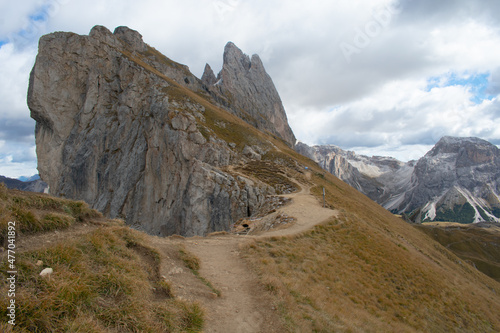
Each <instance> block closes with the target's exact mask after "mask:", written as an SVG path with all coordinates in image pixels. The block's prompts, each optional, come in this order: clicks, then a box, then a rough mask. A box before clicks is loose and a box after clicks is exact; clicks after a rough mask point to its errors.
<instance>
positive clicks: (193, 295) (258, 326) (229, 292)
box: [163, 184, 338, 333]
mask: <svg viewBox="0 0 500 333" xmlns="http://www.w3.org/2000/svg"><path fill="white" fill-rule="evenodd" d="M300 187H301V190H300V191H299V192H296V193H292V194H288V195H283V196H284V197H288V198H291V199H292V202H291V203H290V204H288V205H287V206H284V207H281V208H280V209H279V210H280V211H281V212H283V213H285V214H287V215H289V216H293V217H295V218H296V222H295V223H294V224H292V225H291V226H289V227H288V228H285V229H278V230H270V231H268V232H265V233H263V234H262V235H258V236H238V235H220V236H211V237H193V238H186V239H184V240H175V241H176V242H179V243H181V244H183V245H184V246H185V248H186V249H187V250H188V251H190V252H192V253H193V254H195V255H196V256H197V257H198V258H199V259H200V261H201V268H200V271H199V272H200V275H201V276H203V277H204V278H205V279H206V280H208V281H210V283H211V284H212V285H213V286H214V287H215V288H216V289H217V290H219V291H220V292H221V297H217V296H216V295H215V294H211V293H210V292H205V293H200V292H199V288H198V289H197V288H196V287H195V286H194V285H195V284H196V282H194V281H193V283H192V285H193V287H192V288H190V285H191V283H190V282H189V281H188V280H189V279H190V278H189V277H188V275H187V274H184V275H182V274H180V276H183V277H181V279H183V280H182V282H183V287H182V288H178V289H177V290H174V292H175V294H176V295H178V296H180V297H181V298H186V299H189V300H194V301H198V302H200V303H201V305H202V306H203V308H204V309H205V315H206V321H205V329H204V332H208V333H212V332H219V333H227V332H239V333H246V332H280V331H282V327H281V326H280V323H281V321H280V319H279V318H278V315H277V313H276V309H275V308H274V307H273V305H272V301H271V299H270V296H269V295H268V293H267V292H266V291H265V290H264V289H263V287H262V285H261V284H260V283H259V280H258V277H257V275H256V273H255V272H253V271H252V270H251V269H250V268H249V267H248V264H247V263H246V262H245V261H244V260H243V259H242V258H241V256H240V245H241V244H244V243H245V242H247V241H249V240H252V239H262V238H266V237H280V236H288V235H294V234H298V233H301V232H304V231H306V230H308V229H311V228H312V227H313V226H315V225H317V224H320V223H322V222H325V221H326V220H328V219H330V218H331V217H334V216H337V213H338V212H337V211H335V210H331V209H326V208H323V207H322V206H321V205H320V203H319V202H318V200H317V199H316V198H315V197H314V196H312V195H311V194H310V188H309V187H307V186H305V185H303V184H301V185H300ZM169 241H171V240H169ZM163 271H164V272H165V274H169V276H171V277H172V276H175V275H176V274H175V272H179V273H182V269H181V268H171V267H170V268H168V269H164V270H163ZM172 272H173V273H172ZM205 289H208V288H205Z"/></svg>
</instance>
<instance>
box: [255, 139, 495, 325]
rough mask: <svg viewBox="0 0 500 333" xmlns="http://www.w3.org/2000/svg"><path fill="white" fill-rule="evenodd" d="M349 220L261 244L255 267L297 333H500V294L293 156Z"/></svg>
mask: <svg viewBox="0 0 500 333" xmlns="http://www.w3.org/2000/svg"><path fill="white" fill-rule="evenodd" d="M280 148H281V150H282V151H283V152H285V153H286V155H288V156H291V157H293V158H294V159H296V160H299V161H300V162H301V163H303V165H304V166H308V167H309V168H310V169H311V170H312V172H313V173H314V176H313V179H312V182H313V183H314V184H316V186H315V187H314V188H313V192H314V194H315V195H317V196H318V198H320V196H321V194H322V187H325V189H326V193H327V195H326V200H327V203H328V204H329V205H330V206H331V207H334V208H336V209H339V210H341V211H342V216H341V217H340V218H339V219H337V220H332V221H330V222H329V223H327V224H325V225H322V226H318V227H316V228H315V229H314V230H312V231H310V232H307V233H305V234H303V235H300V236H296V237H291V238H285V239H271V240H266V241H257V242H255V243H253V244H251V245H249V246H248V247H247V248H246V252H247V258H248V260H250V261H251V262H252V263H253V265H254V267H256V269H257V271H258V272H259V274H260V275H261V277H262V280H263V283H264V284H265V285H266V286H267V288H268V290H270V291H271V292H272V293H274V294H275V295H276V297H277V298H278V303H279V304H280V309H281V312H282V315H283V316H284V318H285V320H286V322H287V324H288V327H289V328H290V331H297V330H298V331H317V332H332V331H363V332H388V331H398V332H405V331H408V332H411V331H432V332H438V331H439V332H449V331H472V332H497V331H499V330H500V318H499V317H498V313H499V311H500V297H499V295H498V294H499V293H500V284H498V283H497V282H496V281H494V280H492V279H490V278H488V277H487V276H485V275H483V274H482V273H480V272H478V271H477V270H476V269H474V268H473V267H472V266H470V265H468V264H467V263H465V262H463V261H462V260H460V259H459V258H458V257H456V256H455V255H454V254H452V253H451V252H449V251H448V250H447V249H445V248H444V247H442V246H441V245H439V244H438V243H436V242H434V241H433V240H431V239H430V238H428V237H427V236H426V235H424V234H422V233H421V232H419V231H418V230H416V229H415V228H414V227H412V226H411V225H409V224H407V223H405V222H403V221H402V220H401V219H399V218H397V217H395V216H393V215H392V214H390V213H389V212H388V211H386V210H385V209H383V208H382V207H380V206H379V205H377V204H376V203H374V202H372V201H371V200H369V199H368V198H367V197H365V196H363V195H361V194H360V193H359V192H357V191H356V190H354V189H353V188H351V187H349V186H347V185H346V184H345V183H343V182H342V181H340V180H338V179H337V178H335V177H334V176H332V175H329V174H325V173H324V171H322V170H321V169H320V168H319V167H317V166H315V165H314V163H312V162H311V161H309V160H307V159H305V158H303V157H301V156H298V155H297V154H296V153H295V152H293V151H290V150H288V149H287V148H286V147H284V146H281V147H280Z"/></svg>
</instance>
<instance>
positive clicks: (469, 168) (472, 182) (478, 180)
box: [387, 137, 500, 223]
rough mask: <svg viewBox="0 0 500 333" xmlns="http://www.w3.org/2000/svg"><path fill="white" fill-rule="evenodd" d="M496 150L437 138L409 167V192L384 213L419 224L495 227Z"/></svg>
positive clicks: (499, 205) (499, 189)
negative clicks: (408, 216)
mask: <svg viewBox="0 0 500 333" xmlns="http://www.w3.org/2000/svg"><path fill="white" fill-rule="evenodd" d="M499 185H500V150H499V149H498V148H497V147H496V146H494V145H492V144H491V143H489V142H487V141H484V140H481V139H478V138H453V137H443V138H442V139H441V140H440V141H439V142H438V143H437V144H436V145H435V146H434V148H433V149H432V150H431V151H429V152H428V153H427V154H426V155H425V156H424V157H422V158H421V159H420V160H419V161H418V162H417V164H416V165H415V170H414V172H413V174H412V178H411V185H410V188H409V189H407V190H406V191H405V192H404V195H401V197H400V200H398V201H394V202H393V203H391V205H389V206H388V207H387V208H389V209H392V210H396V211H400V212H412V211H413V212H414V211H416V210H420V211H419V214H420V215H421V216H420V218H418V219H419V220H420V219H421V220H436V221H456V222H465V223H470V222H480V221H496V222H499V221H500V200H499V196H498V194H499V193H500V186H499Z"/></svg>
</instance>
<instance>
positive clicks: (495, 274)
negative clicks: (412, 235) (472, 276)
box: [417, 223, 500, 282]
mask: <svg viewBox="0 0 500 333" xmlns="http://www.w3.org/2000/svg"><path fill="white" fill-rule="evenodd" d="M417 228H418V229H419V230H421V231H423V232H425V233H426V234H427V235H429V236H430V237H432V238H433V239H434V240H436V241H437V242H439V243H440V244H442V245H443V246H444V247H446V248H447V249H449V250H451V251H452V252H453V253H455V254H456V255H457V256H458V257H460V258H461V259H463V260H465V261H467V262H469V263H471V265H473V266H474V267H476V268H477V269H478V270H480V271H481V272H483V273H485V274H486V275H488V276H490V277H491V278H493V279H495V280H497V281H498V282H500V227H494V226H490V227H489V228H482V227H477V226H475V225H459V224H444V225H443V226H441V225H439V223H434V225H419V226H417Z"/></svg>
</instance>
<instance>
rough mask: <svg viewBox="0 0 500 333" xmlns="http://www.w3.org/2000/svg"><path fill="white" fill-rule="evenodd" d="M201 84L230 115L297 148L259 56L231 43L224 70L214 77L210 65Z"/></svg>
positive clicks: (226, 51) (228, 47)
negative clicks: (249, 54)
mask: <svg viewBox="0 0 500 333" xmlns="http://www.w3.org/2000/svg"><path fill="white" fill-rule="evenodd" d="M202 82H203V83H204V84H205V86H206V87H207V89H208V91H210V93H211V94H212V95H213V96H214V97H215V98H216V99H217V100H218V101H219V102H220V103H221V104H222V105H224V106H225V107H227V108H228V109H229V110H230V111H231V112H233V113H234V114H236V115H237V116H238V117H240V118H242V119H243V120H245V121H246V122H248V123H249V124H251V125H253V126H255V127H257V128H258V129H259V130H262V131H267V132H269V133H272V134H274V135H276V136H278V137H280V138H281V139H283V140H285V142H287V143H288V145H289V146H291V147H293V146H294V145H295V141H296V139H295V136H294V134H293V132H292V130H291V128H290V126H289V125H288V120H287V117H286V113H285V109H284V108H283V104H282V102H281V98H280V96H279V94H278V92H277V90H276V87H275V86H274V83H273V81H272V79H271V77H270V76H269V75H268V74H267V72H266V70H265V69H264V65H263V64H262V61H261V60H260V58H259V56H258V55H256V54H254V55H253V56H252V58H250V57H249V56H247V55H246V54H244V53H243V52H242V51H241V50H240V49H239V48H238V47H237V46H236V45H234V44H233V43H231V42H229V43H228V44H227V45H226V47H225V49H224V62H223V65H222V70H221V71H220V73H219V74H218V75H217V77H216V76H215V74H214V72H213V71H212V68H211V67H210V66H209V65H208V64H207V66H206V67H205V72H204V73H203V76H202Z"/></svg>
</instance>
